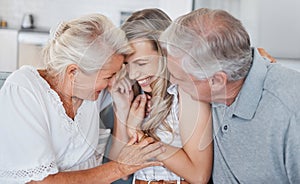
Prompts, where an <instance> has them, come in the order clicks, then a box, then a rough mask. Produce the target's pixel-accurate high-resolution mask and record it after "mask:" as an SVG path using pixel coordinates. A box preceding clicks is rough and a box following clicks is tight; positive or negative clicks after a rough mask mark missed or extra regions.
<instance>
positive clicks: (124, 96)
mask: <svg viewBox="0 0 300 184" xmlns="http://www.w3.org/2000/svg"><path fill="white" fill-rule="evenodd" d="M132 84H133V82H132V81H131V80H130V79H128V78H127V77H124V78H122V79H120V80H116V77H114V78H113V79H112V86H111V87H110V88H109V91H110V93H111V96H112V98H113V103H114V111H115V114H116V116H117V118H118V119H119V121H120V122H122V123H125V122H126V119H127V116H128V112H129V109H130V106H131V102H132V100H133V91H132Z"/></svg>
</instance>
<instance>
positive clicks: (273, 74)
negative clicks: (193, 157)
mask: <svg viewBox="0 0 300 184" xmlns="http://www.w3.org/2000/svg"><path fill="white" fill-rule="evenodd" d="M161 41H162V44H163V47H164V48H165V49H167V51H168V57H169V63H168V68H169V70H170V72H171V78H172V79H171V80H173V81H172V82H174V83H177V84H179V86H180V87H181V88H183V89H184V90H185V91H186V92H188V93H189V94H190V95H191V96H192V97H193V98H194V99H197V100H201V101H206V102H210V103H211V105H212V113H213V131H214V140H213V141H214V166H213V181H214V182H215V183H280V184H281V183H300V156H299V155H300V134H299V132H300V94H299V92H298V91H300V85H299V80H300V73H298V72H296V71H293V70H290V69H287V68H284V67H281V66H280V65H279V64H273V63H270V62H269V61H266V60H265V59H264V58H262V57H261V56H260V55H259V54H258V52H257V49H254V48H251V46H250V39H249V35H248V33H247V32H246V30H245V28H244V27H243V26H242V24H241V22H240V21H239V20H237V19H236V18H234V17H233V16H231V15H230V14H229V13H227V12H226V11H223V10H210V9H205V8H203V9H198V10H195V11H193V12H191V13H189V14H187V15H184V16H182V17H179V18H178V19H177V20H176V21H175V22H174V23H173V24H172V25H171V26H170V27H169V28H168V29H167V30H166V31H165V32H164V33H163V34H162V36H161Z"/></svg>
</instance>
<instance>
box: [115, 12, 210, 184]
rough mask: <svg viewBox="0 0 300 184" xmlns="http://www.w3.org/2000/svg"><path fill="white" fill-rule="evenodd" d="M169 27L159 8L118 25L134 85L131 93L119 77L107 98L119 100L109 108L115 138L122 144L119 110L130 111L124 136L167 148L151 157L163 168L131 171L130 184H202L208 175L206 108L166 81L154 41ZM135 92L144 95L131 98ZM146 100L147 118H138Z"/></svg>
mask: <svg viewBox="0 0 300 184" xmlns="http://www.w3.org/2000/svg"><path fill="white" fill-rule="evenodd" d="M170 23H171V20H170V18H169V17H168V16H167V15H166V14H165V13H164V12H162V11H161V10H159V9H144V10H141V11H137V12H135V13H133V15H132V16H131V17H129V19H128V20H127V21H126V22H125V23H124V25H123V26H122V29H123V30H124V31H125V34H126V37H127V38H128V40H129V43H130V45H131V47H132V48H133V50H134V52H133V54H131V55H129V56H127V57H126V58H125V62H126V63H127V66H126V67H127V69H128V70H127V71H128V78H129V79H130V80H134V81H136V83H135V84H134V87H133V90H131V86H130V85H131V83H130V82H129V81H128V80H126V79H124V80H123V81H121V82H118V86H119V88H116V89H115V94H114V95H113V96H114V98H115V99H119V102H118V103H117V104H116V105H115V106H116V117H117V118H118V120H117V121H118V127H119V130H116V133H115V135H116V136H117V137H118V138H119V139H123V140H126V136H124V134H122V129H124V126H125V123H126V122H125V120H126V119H127V116H126V113H123V114H121V111H122V112H128V111H130V112H129V115H128V120H127V125H126V126H127V129H128V135H129V136H131V135H132V134H134V133H135V132H136V131H137V132H138V134H139V139H140V140H141V141H142V140H143V138H144V137H153V138H154V139H155V140H158V141H161V142H163V143H164V145H165V146H166V148H167V151H166V152H165V153H164V154H160V155H159V156H158V157H157V159H158V160H160V161H162V162H163V163H164V166H155V167H148V168H145V169H142V170H139V171H137V172H136V173H135V174H134V181H133V182H134V183H136V184H140V183H141V184H143V183H149V182H150V181H151V183H207V182H208V181H209V179H210V175H211V169H212V156H213V154H212V152H213V149H212V142H211V119H210V116H211V114H210V105H209V104H207V103H202V102H197V101H194V100H193V99H191V98H190V96H189V95H187V94H186V93H185V92H183V91H182V90H181V89H179V88H178V86H177V85H174V84H171V83H170V81H169V75H170V74H169V72H168V70H167V63H166V53H164V51H163V50H162V49H161V47H160V44H159V41H158V38H159V36H160V34H161V32H162V31H164V30H165V29H166V28H167V27H168V26H169V25H170ZM116 86H117V85H116ZM136 88H139V90H135V89H136ZM132 91H134V93H135V95H134V96H136V98H135V100H134V101H133V102H132V105H131V108H130V110H129V107H130V103H131V101H130V100H127V101H126V100H125V99H126V98H125V96H127V97H131V98H129V99H132V93H133V92H132ZM136 91H140V93H146V94H147V95H145V94H141V95H138V96H137V94H136ZM122 95H124V96H123V97H124V98H123V101H122ZM147 96H151V100H150V101H151V108H150V112H149V115H147V116H146V117H145V118H144V114H145V106H146V103H147V99H148V97H147ZM117 101H118V100H116V101H115V102H117ZM126 104H127V105H126ZM121 107H122V108H121ZM126 107H127V109H126ZM147 108H149V107H147ZM124 114H125V115H124ZM123 133H124V132H123Z"/></svg>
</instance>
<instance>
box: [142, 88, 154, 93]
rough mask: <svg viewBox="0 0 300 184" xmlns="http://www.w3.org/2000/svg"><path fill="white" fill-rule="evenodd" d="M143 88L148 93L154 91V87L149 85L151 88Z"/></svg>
mask: <svg viewBox="0 0 300 184" xmlns="http://www.w3.org/2000/svg"><path fill="white" fill-rule="evenodd" d="M142 90H143V91H144V92H146V93H151V92H152V89H151V88H150V87H149V88H142Z"/></svg>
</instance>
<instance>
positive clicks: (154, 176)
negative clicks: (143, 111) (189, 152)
mask: <svg viewBox="0 0 300 184" xmlns="http://www.w3.org/2000/svg"><path fill="white" fill-rule="evenodd" d="M167 92H168V93H169V94H172V95H173V96H174V97H173V101H172V107H171V111H170V113H169V115H168V116H167V119H166V121H167V123H168V124H169V126H170V127H171V128H172V130H173V134H172V133H171V132H169V131H166V130H163V128H162V126H161V128H162V129H158V130H157V131H156V133H157V135H158V137H159V138H160V139H161V141H162V142H163V143H165V144H168V145H171V146H174V147H178V148H182V142H181V137H180V132H179V118H178V108H179V104H178V86H177V85H175V84H172V85H171V86H170V87H169V88H168V89H167ZM135 179H139V180H144V181H158V180H169V181H170V180H177V181H180V180H182V178H180V177H179V176H177V175H176V174H175V173H173V172H171V171H170V170H168V169H167V168H166V167H164V166H153V167H147V168H144V169H141V170H139V171H137V172H136V173H134V180H133V183H135Z"/></svg>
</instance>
